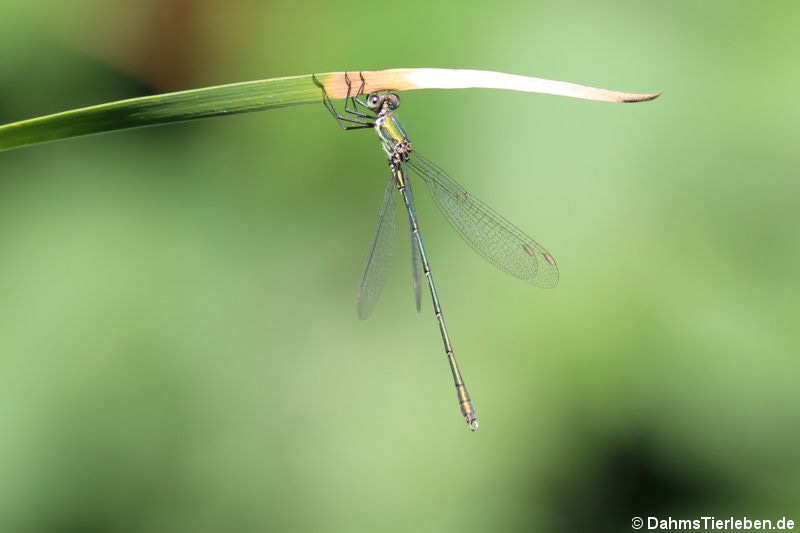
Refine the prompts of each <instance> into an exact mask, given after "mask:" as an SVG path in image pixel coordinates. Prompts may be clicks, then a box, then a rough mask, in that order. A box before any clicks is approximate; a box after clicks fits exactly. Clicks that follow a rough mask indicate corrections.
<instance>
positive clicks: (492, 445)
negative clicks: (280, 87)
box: [0, 0, 800, 533]
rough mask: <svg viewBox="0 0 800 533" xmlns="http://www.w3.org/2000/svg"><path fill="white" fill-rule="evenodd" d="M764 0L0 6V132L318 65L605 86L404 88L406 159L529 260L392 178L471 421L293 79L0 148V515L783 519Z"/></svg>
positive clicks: (789, 313) (13, 528)
mask: <svg viewBox="0 0 800 533" xmlns="http://www.w3.org/2000/svg"><path fill="white" fill-rule="evenodd" d="M798 25H800V7H798V4H797V3H796V2H763V3H750V2H722V1H720V2H703V3H695V2H661V3H649V2H648V3H645V2H638V1H629V2H583V3H579V2H552V3H528V2H519V3H509V4H506V5H504V6H497V7H489V6H488V5H487V4H486V3H485V2H466V3H465V2H452V3H428V2H414V1H407V2H384V3H375V2H373V3H362V2H358V3H356V2H354V3H350V4H338V3H329V2H311V3H305V4H299V3H271V2H255V1H250V2H238V3H233V4H222V3H218V2H211V1H194V2H189V1H187V0H170V1H161V2H156V1H155V0H148V1H145V2H130V3H113V2H104V1H99V0H97V1H76V2H36V3H29V4H26V3H22V2H16V1H2V0H0V34H1V35H2V42H3V45H4V46H3V48H4V50H5V51H4V52H3V54H2V60H0V123H5V122H10V121H14V120H20V119H24V118H29V117H32V116H36V115H41V114H46V113H51V112H55V111H60V110H64V109H69V108H73V107H78V106H83V105H89V104H94V103H101V102H105V101H110V100H117V99H122V98H128V97H134V96H140V95H145V94H152V93H157V92H165V91H171V90H179V89H184V88H193V87H201V86H207V85H214V84H219V83H227V82H234V81H244V80H251V79H260V78H269V77H275V76H284V75H294V74H307V73H311V72H326V71H336V70H345V69H349V70H370V69H382V68H394V67H412V66H432V67H462V68H478V69H489V70H500V71H506V72H511V73H518V74H525V75H532V76H540V77H546V78H552V79H560V80H567V81H572V82H577V83H585V84H589V85H594V86H598V87H605V88H609V89H619V90H626V91H641V92H648V91H655V90H663V91H664V95H663V96H662V97H661V98H659V99H658V100H656V101H654V102H651V103H643V104H636V105H612V104H603V103H595V102H586V101H579V100H572V99H568V98H559V97H552V96H543V95H529V94H516V93H507V92H501V91H489V90H470V91H415V92H410V93H405V94H404V95H403V106H402V107H401V109H400V111H399V117H400V118H401V120H402V121H403V123H404V125H405V126H406V128H407V130H408V132H409V135H410V136H411V138H412V140H413V141H414V143H415V147H416V148H417V149H418V150H419V151H420V152H422V153H424V154H425V155H427V156H428V157H429V158H431V159H432V160H434V161H436V162H437V163H438V164H439V165H441V166H442V167H444V168H446V169H448V171H449V172H450V173H451V174H452V175H453V176H454V177H456V178H457V179H458V180H459V181H461V183H463V184H464V185H465V186H466V187H467V188H469V189H470V190H471V191H472V192H474V193H475V194H476V195H477V196H479V197H481V198H482V199H484V200H485V201H486V202H487V203H489V204H490V205H492V206H493V207H495V208H496V209H497V210H499V211H500V212H502V213H503V214H505V215H506V216H507V217H508V218H509V219H511V220H513V221H515V222H516V223H517V224H518V225H519V226H521V227H522V228H524V229H526V230H527V231H528V232H529V233H531V234H532V235H533V236H534V237H535V238H536V239H537V240H538V241H540V242H541V243H542V244H544V245H545V246H546V247H547V248H548V249H549V250H550V251H551V252H552V253H553V255H554V256H555V257H556V258H557V259H558V260H559V266H560V270H561V283H560V285H559V287H558V288H557V289H555V290H551V291H545V290H538V289H535V288H532V287H530V286H528V285H526V284H524V283H522V282H519V281H518V280H516V279H514V278H511V277H508V276H506V275H504V274H502V273H501V272H499V271H497V270H495V269H493V268H492V267H491V266H490V265H489V264H488V263H486V262H484V261H483V260H482V259H481V258H480V257H478V256H476V255H475V254H474V253H473V252H472V251H471V250H470V249H469V248H468V247H467V246H466V245H464V244H463V243H462V242H461V241H460V240H459V239H458V237H457V236H456V234H455V233H454V232H453V231H452V230H451V228H450V227H449V226H448V225H447V223H446V222H445V220H444V219H443V218H442V216H441V215H440V213H438V212H437V210H436V209H435V207H434V206H433V204H432V202H431V201H430V199H429V198H428V197H427V195H426V193H424V192H422V191H423V188H420V189H419V191H418V197H419V198H418V203H419V204H420V205H419V210H420V223H421V227H422V229H423V232H424V234H425V237H426V243H427V246H428V248H429V252H430V254H431V257H432V266H433V269H434V272H435V273H436V274H437V281H438V284H439V289H440V293H441V297H442V299H443V306H444V309H445V312H446V314H447V318H448V322H449V327H450V329H451V331H452V336H453V340H454V346H455V348H456V354H457V355H458V357H459V359H460V361H461V363H462V366H463V370H464V373H465V377H466V380H467V383H468V384H469V386H470V390H471V392H472V396H473V399H474V401H475V405H476V408H477V410H478V414H479V415H480V419H481V430H480V431H479V432H478V433H476V434H470V433H469V432H468V431H467V430H466V427H465V426H464V424H463V420H462V418H461V417H460V415H459V413H458V406H457V402H456V396H455V392H454V390H453V387H452V383H451V378H450V375H449V371H448V369H447V364H446V361H445V359H444V357H443V355H442V353H441V346H440V340H439V333H438V332H437V330H436V326H435V321H434V319H433V316H432V313H431V309H430V304H429V303H428V302H427V301H425V304H424V305H425V307H424V308H423V312H422V314H420V315H417V314H416V313H415V311H414V307H413V297H412V293H411V280H410V273H409V261H408V259H407V256H408V251H407V248H408V241H407V238H405V237H403V238H402V239H401V238H398V240H399V241H400V242H398V250H397V252H396V254H395V255H396V257H395V265H394V269H393V278H392V279H391V280H390V282H389V285H388V287H387V289H386V290H385V291H384V293H383V295H382V299H381V302H380V304H379V306H378V308H377V309H376V312H375V314H374V316H373V317H372V318H371V319H370V320H369V321H367V322H360V321H359V320H358V319H357V318H356V312H355V292H356V284H357V281H358V278H359V275H360V273H361V268H362V264H363V260H364V257H365V254H366V252H367V249H368V246H369V243H370V239H371V237H372V232H373V230H374V226H375V222H376V215H377V212H378V208H379V204H380V201H381V197H382V190H383V186H384V183H385V180H386V177H387V169H386V163H385V160H384V157H383V155H382V153H381V152H380V149H379V147H378V143H377V141H376V138H375V135H374V134H373V133H372V132H369V131H362V132H355V133H349V134H345V133H343V132H342V131H341V130H339V129H338V128H337V126H336V125H335V123H334V122H333V121H332V119H331V117H330V116H329V115H328V113H327V111H325V110H324V108H323V107H322V105H319V106H303V107H297V108H290V109H284V110H278V111H271V112H268V113H256V114H249V115H241V116H235V117H226V118H224V119H211V120H205V121H196V122H193V123H188V124H179V125H173V126H166V127H159V128H150V129H142V130H133V131H126V132H119V133H113V134H108V135H101V136H93V137H85V138H80V139H73V140H68V141H63V142H58V143H52V144H48V145H42V146H35V147H30V148H25V149H19V150H14V151H10V152H4V153H0V169H1V170H0V175H1V176H2V179H0V295H2V302H3V305H2V307H0V434H1V435H2V436H1V437H0V473H1V475H0V531H9V532H17V531H20V532H27V531H43V532H58V533H73V532H101V531H114V532H117V531H119V532H155V531H176V532H182V531H187V532H189V531H191V532H195V531H209V532H210V531H241V532H245V531H347V532H354V531H431V532H434V531H436V532H438V531H454V530H459V531H476V532H477V531H532V530H540V531H579V530H592V531H630V524H631V519H632V517H634V516H643V517H647V516H648V515H653V516H660V517H666V516H670V515H671V516H673V517H676V518H695V517H698V516H702V515H716V516H718V517H727V516H728V515H731V514H732V515H734V516H742V515H747V516H749V517H753V518H773V519H775V518H779V517H780V516H782V515H787V516H789V517H790V518H794V519H795V520H800V512H798V504H797V502H798V501H800V475H799V474H800V456H799V455H798V439H799V438H800V429H799V428H800V416H798V413H800V410H798V373H799V372H800V362H798V358H797V355H798V348H800V331H798V327H797V316H798V312H800V303H798V294H800V292H798V291H799V290H800V282H799V281H798V276H797V272H798V266H799V265H800V238H799V237H800V235H799V234H798V224H797V218H798V215H800V213H799V211H800V201H799V200H798V193H800V184H798V179H797V178H798V168H800V156H798V142H799V141H800V126H798V124H800V106H798V105H797V103H796V99H797V94H796V93H797V87H798V86H799V85H800V69H798V64H797V58H798V57H800V39H798V38H797V28H798Z"/></svg>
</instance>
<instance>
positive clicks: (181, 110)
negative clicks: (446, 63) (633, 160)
mask: <svg viewBox="0 0 800 533" xmlns="http://www.w3.org/2000/svg"><path fill="white" fill-rule="evenodd" d="M362 76H363V79H364V82H365V84H364V92H373V91H379V90H392V91H408V90H412V89H466V88H473V87H481V88H490V89H505V90H512V91H523V92H532V93H544V94H553V95H560V96H570V97H573V98H583V99H588V100H598V101H605V102H641V101H646V100H652V99H654V98H656V97H658V96H659V95H660V94H661V93H649V94H637V93H625V92H617V91H609V90H606V89H597V88H594V87H587V86H583V85H577V84H574V83H568V82H563V81H553V80H546V79H543V78H532V77H527V76H518V75H515V74H505V73H502V72H491V71H485V70H463V69H439V68H404V69H391V70H378V71H365V72H349V73H345V72H328V73H325V74H316V78H317V79H318V80H319V81H320V83H321V84H323V85H324V86H325V90H326V91H327V92H328V95H329V96H330V97H331V98H345V96H346V95H347V82H346V79H347V78H349V79H350V80H351V87H352V91H354V92H355V91H356V90H357V89H358V86H359V85H360V84H361V77H362ZM320 101H321V91H320V88H319V87H318V86H316V84H315V83H314V81H313V79H312V75H311V74H307V75H303V76H289V77H285V78H271V79H267V80H258V81H248V82H242V83H232V84H229V85H219V86H215V87H204V88H202V89H192V90H188V91H180V92H173V93H165V94H158V95H153V96H144V97H141V98H131V99H128V100H119V101H116V102H110V103H106V104H100V105H96V106H91V107H83V108H80V109H73V110H70V111H63V112H61V113H55V114H52V115H46V116H42V117H37V118H32V119H28V120H22V121H19V122H12V123H10V124H5V125H3V126H0V151H2V150H9V149H12V148H18V147H21V146H27V145H31V144H38V143H43V142H48V141H55V140H59V139H67V138H70V137H78V136H81V135H89V134H93V133H102V132H107V131H114V130H120V129H126V128H137V127H142V126H155V125H158V124H167V123H170V122H181V121H186V120H194V119H199V118H206V117H216V116H221V115H232V114H236V113H249V112H251V111H265V110H268V109H276V108H281V107H289V106H294V105H301V104H313V103H318V102H320Z"/></svg>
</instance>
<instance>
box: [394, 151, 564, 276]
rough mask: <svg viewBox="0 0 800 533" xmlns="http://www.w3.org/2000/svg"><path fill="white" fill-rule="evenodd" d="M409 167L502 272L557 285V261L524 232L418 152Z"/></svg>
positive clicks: (451, 219) (466, 237)
mask: <svg viewBox="0 0 800 533" xmlns="http://www.w3.org/2000/svg"><path fill="white" fill-rule="evenodd" d="M408 166H409V167H410V168H411V169H412V170H413V171H414V172H415V173H416V174H418V175H419V177H421V178H422V179H423V180H424V181H425V182H426V183H427V184H428V186H429V188H430V190H431V194H432V195H433V200H434V202H435V203H436V205H437V206H439V209H441V210H442V213H444V215H445V217H446V218H447V220H448V221H449V222H450V224H451V225H452V226H453V227H454V228H455V230H456V231H457V232H458V233H459V235H461V237H462V238H463V239H464V240H465V241H466V242H467V244H469V245H470V246H471V247H472V248H473V249H474V250H475V251H476V252H478V253H479V254H480V255H482V256H483V257H484V258H486V259H487V260H488V261H489V262H491V263H492V264H494V265H495V266H496V267H498V268H499V269H500V270H503V271H504V272H507V273H509V274H511V275H512V276H516V277H518V278H520V279H522V280H525V281H527V282H529V283H531V284H533V285H536V286H538V287H546V288H549V287H555V286H556V285H557V284H558V266H557V265H556V260H555V259H554V258H553V256H552V255H550V253H549V252H548V251H547V250H545V249H544V247H542V246H541V245H540V244H539V243H537V242H536V241H534V240H533V239H532V238H531V237H530V236H529V235H527V234H526V233H525V232H524V231H522V230H521V229H519V228H517V227H516V226H515V225H514V224H512V223H511V222H509V221H508V220H506V219H505V218H503V217H502V216H501V215H500V214H499V213H497V212H496V211H494V210H493V209H492V208H490V207H489V206H488V205H486V204H484V203H483V202H481V201H480V200H478V199H477V198H475V197H474V196H472V195H471V194H470V193H469V192H467V191H466V190H465V189H464V188H463V187H462V186H461V185H459V184H458V183H457V182H456V181H455V180H454V179H453V178H451V177H450V176H448V175H447V174H446V173H445V171H444V170H442V169H441V168H439V167H437V166H436V165H435V164H433V163H431V162H430V161H428V160H427V159H425V158H424V157H422V156H420V155H419V154H418V153H417V152H416V151H415V152H414V153H413V154H412V155H411V159H410V160H409V161H408Z"/></svg>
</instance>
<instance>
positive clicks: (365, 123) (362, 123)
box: [311, 74, 375, 130]
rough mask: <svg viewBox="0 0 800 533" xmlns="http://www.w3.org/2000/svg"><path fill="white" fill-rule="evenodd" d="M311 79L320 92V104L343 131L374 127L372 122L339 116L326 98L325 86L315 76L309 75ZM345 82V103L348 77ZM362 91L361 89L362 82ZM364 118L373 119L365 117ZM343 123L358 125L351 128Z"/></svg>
mask: <svg viewBox="0 0 800 533" xmlns="http://www.w3.org/2000/svg"><path fill="white" fill-rule="evenodd" d="M311 79H312V80H313V82H314V85H316V86H317V87H319V88H320V90H321V91H322V103H323V104H325V107H326V108H327V109H328V111H330V112H331V115H333V118H335V119H336V122H338V123H339V126H341V127H342V129H343V130H360V129H365V128H372V127H374V126H375V123H374V122H369V121H367V120H363V119H360V118H352V117H346V116H344V115H340V114H339V112H338V111H336V108H335V107H333V103H332V102H331V99H330V98H329V97H328V92H327V91H326V90H325V86H324V85H322V83H321V82H320V81H319V79H317V76H316V74H312V75H311ZM362 80H363V77H362ZM345 81H346V83H347V97H346V98H345V101H347V99H349V98H350V87H351V83H350V78H349V77H345ZM362 89H363V82H362ZM348 112H349V111H348ZM365 118H373V117H369V116H366V117H365ZM345 122H349V123H351V124H358V125H357V126H351V125H347V124H345Z"/></svg>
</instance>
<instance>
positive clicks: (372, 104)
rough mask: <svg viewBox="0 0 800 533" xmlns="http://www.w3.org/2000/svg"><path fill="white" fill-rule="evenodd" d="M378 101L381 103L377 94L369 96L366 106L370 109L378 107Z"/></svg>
mask: <svg viewBox="0 0 800 533" xmlns="http://www.w3.org/2000/svg"><path fill="white" fill-rule="evenodd" d="M380 101H381V97H380V96H378V95H377V94H371V95H369V97H368V98H367V104H369V106H370V107H378V104H379V103H380Z"/></svg>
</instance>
